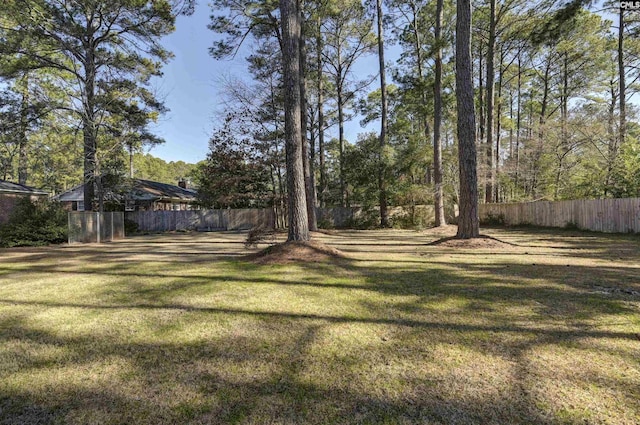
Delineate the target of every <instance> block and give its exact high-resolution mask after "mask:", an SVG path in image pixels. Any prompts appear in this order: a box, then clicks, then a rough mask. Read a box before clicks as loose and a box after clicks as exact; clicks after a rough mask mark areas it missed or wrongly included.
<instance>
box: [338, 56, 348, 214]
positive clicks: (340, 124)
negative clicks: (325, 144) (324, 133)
mask: <svg viewBox="0 0 640 425" xmlns="http://www.w3.org/2000/svg"><path fill="white" fill-rule="evenodd" d="M337 74H338V75H342V69H340V67H338V73H337ZM336 80H337V81H336V88H337V90H338V99H337V100H338V142H339V149H340V152H339V160H340V164H339V165H340V171H339V172H340V206H341V207H346V206H347V187H346V182H345V180H344V110H343V107H344V104H343V99H342V84H340V78H339V77H338V78H336Z"/></svg>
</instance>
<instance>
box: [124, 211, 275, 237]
mask: <svg viewBox="0 0 640 425" xmlns="http://www.w3.org/2000/svg"><path fill="white" fill-rule="evenodd" d="M126 219H127V220H131V221H133V222H135V223H136V224H137V225H138V230H140V231H144V232H169V231H176V230H200V231H211V230H246V229H250V228H252V227H254V226H260V225H262V226H265V227H269V228H273V227H274V225H275V215H274V213H273V210H271V209H239V210H192V211H134V212H128V213H127V215H126Z"/></svg>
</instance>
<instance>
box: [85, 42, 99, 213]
mask: <svg viewBox="0 0 640 425" xmlns="http://www.w3.org/2000/svg"><path fill="white" fill-rule="evenodd" d="M84 47H85V64H84V69H85V85H84V99H83V103H84V104H83V117H82V137H83V149H84V173H83V180H84V210H85V211H93V201H94V199H95V184H96V164H97V137H98V134H97V133H98V131H97V128H96V122H95V79H96V63H95V57H94V52H93V50H92V48H93V47H92V46H90V45H89V43H87V44H86V45H85V46H84Z"/></svg>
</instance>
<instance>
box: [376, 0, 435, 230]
mask: <svg viewBox="0 0 640 425" xmlns="http://www.w3.org/2000/svg"><path fill="white" fill-rule="evenodd" d="M378 1H380V0H378ZM443 3H444V0H437V1H436V25H435V44H436V58H435V76H434V82H433V180H434V183H435V191H434V199H433V203H434V209H435V211H434V213H435V225H436V227H439V226H444V225H445V224H447V223H446V219H445V216H444V190H443V187H442V140H441V138H440V127H441V124H442V14H443V12H442V10H443Z"/></svg>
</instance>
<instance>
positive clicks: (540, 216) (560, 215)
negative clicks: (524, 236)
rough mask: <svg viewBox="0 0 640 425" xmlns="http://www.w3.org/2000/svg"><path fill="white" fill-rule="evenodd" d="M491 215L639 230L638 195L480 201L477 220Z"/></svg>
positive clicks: (552, 223)
mask: <svg viewBox="0 0 640 425" xmlns="http://www.w3.org/2000/svg"><path fill="white" fill-rule="evenodd" d="M492 218H493V219H496V218H500V219H501V220H504V223H505V224H508V225H519V224H532V225H535V226H545V227H566V226H568V225H575V226H577V227H578V228H580V229H585V230H593V231H596V232H606V233H629V232H635V233H640V198H623V199H580V200H573V201H555V202H551V201H536V202H525V203H518V204H480V220H481V221H489V220H491V219H492Z"/></svg>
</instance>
